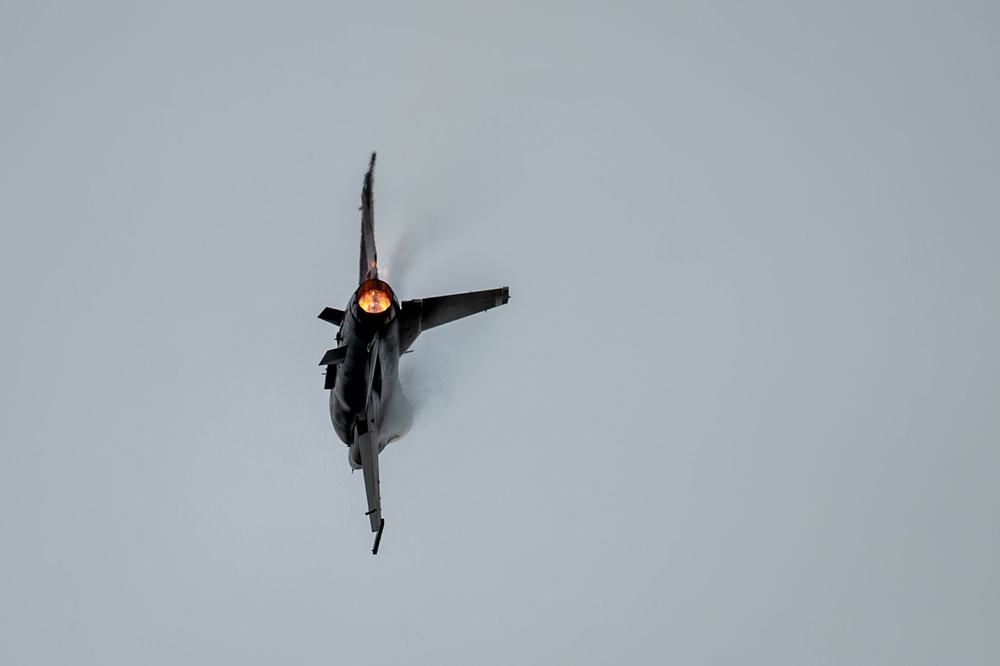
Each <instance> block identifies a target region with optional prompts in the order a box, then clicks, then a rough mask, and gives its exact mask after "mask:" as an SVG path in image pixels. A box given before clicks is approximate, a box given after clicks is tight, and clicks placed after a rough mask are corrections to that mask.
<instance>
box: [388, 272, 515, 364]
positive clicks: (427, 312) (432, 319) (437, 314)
mask: <svg viewBox="0 0 1000 666" xmlns="http://www.w3.org/2000/svg"><path fill="white" fill-rule="evenodd" d="M509 300H510V291H509V289H508V288H507V287H500V288H499V289H485V290H483V291H470V292H468V293H466V294H451V295H448V296H433V297H431V298H418V299H414V300H411V301H403V306H402V312H401V321H400V348H401V349H402V350H403V351H404V352H405V351H406V350H407V349H409V348H410V345H412V344H413V341H414V340H416V339H417V336H418V335H420V333H421V332H422V331H426V330H427V329H429V328H434V327H435V326H441V325H442V324H447V323H450V322H453V321H455V320H457V319H461V318H463V317H468V316H470V315H474V314H476V313H479V312H486V311H487V310H492V309H493V308H497V307H500V306H501V305H504V304H505V303H506V302H507V301H509Z"/></svg>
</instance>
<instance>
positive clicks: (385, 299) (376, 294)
mask: <svg viewBox="0 0 1000 666" xmlns="http://www.w3.org/2000/svg"><path fill="white" fill-rule="evenodd" d="M358 305H360V306H361V309H362V310H364V311H365V312H367V313H368V314H378V313H380V312H385V311H386V310H388V309H389V306H390V305H392V298H391V297H390V296H389V294H387V293H385V292H384V291H382V290H381V289H366V290H364V291H363V292H361V294H360V295H359V296H358Z"/></svg>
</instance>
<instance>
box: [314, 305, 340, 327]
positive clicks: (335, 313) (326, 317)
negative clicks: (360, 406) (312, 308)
mask: <svg viewBox="0 0 1000 666" xmlns="http://www.w3.org/2000/svg"><path fill="white" fill-rule="evenodd" d="M319 318H320V319H322V320H323V321H327V322H330V323H331V324H333V325H334V326H340V324H341V322H343V321H344V311H343V310H338V309H336V308H323V311H322V312H320V313H319Z"/></svg>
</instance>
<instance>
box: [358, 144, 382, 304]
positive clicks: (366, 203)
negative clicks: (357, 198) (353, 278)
mask: <svg viewBox="0 0 1000 666" xmlns="http://www.w3.org/2000/svg"><path fill="white" fill-rule="evenodd" d="M374 185H375V153H372V161H371V163H369V165H368V173H366V174H365V184H364V186H363V187H362V188H361V270H360V274H359V275H358V284H361V283H362V282H364V281H365V280H377V279H378V255H377V254H376V253H375V200H374V196H373V194H372V188H373V187H374Z"/></svg>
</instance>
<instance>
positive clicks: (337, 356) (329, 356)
mask: <svg viewBox="0 0 1000 666" xmlns="http://www.w3.org/2000/svg"><path fill="white" fill-rule="evenodd" d="M345 358H347V347H337V348H336V349H331V350H330V351H328V352H327V353H325V354H323V360H322V361H320V362H319V364H320V365H337V364H338V363H343V362H344V359H345Z"/></svg>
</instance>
